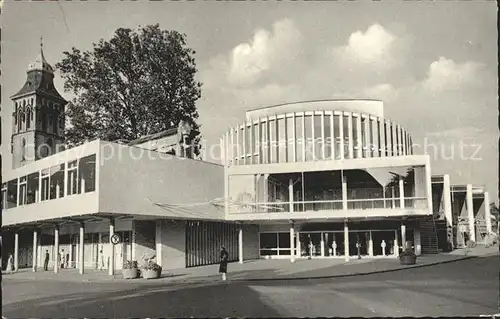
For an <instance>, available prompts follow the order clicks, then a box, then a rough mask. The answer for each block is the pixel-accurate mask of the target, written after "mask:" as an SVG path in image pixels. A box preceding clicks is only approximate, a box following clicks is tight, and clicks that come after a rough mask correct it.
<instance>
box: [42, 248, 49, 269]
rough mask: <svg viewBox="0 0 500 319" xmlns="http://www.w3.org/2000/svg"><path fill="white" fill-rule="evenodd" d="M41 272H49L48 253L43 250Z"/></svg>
mask: <svg viewBox="0 0 500 319" xmlns="http://www.w3.org/2000/svg"><path fill="white" fill-rule="evenodd" d="M43 270H45V271H47V270H49V251H48V250H45V260H44V261H43Z"/></svg>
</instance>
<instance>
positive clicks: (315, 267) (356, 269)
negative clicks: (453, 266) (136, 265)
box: [3, 246, 498, 285]
mask: <svg viewBox="0 0 500 319" xmlns="http://www.w3.org/2000/svg"><path fill="white" fill-rule="evenodd" d="M492 254H493V255H494V254H498V246H494V247H489V248H486V247H484V246H478V247H476V248H472V249H467V254H466V253H465V249H457V250H455V251H453V252H451V253H440V254H437V255H425V256H419V257H418V258H417V264H416V265H411V266H402V265H400V263H399V260H398V259H396V258H392V259H377V258H363V259H360V260H358V259H357V258H353V259H351V260H350V261H349V262H346V261H344V260H343V259H313V260H307V259H297V260H296V261H295V262H294V263H291V262H290V260H288V259H283V260H249V261H246V262H245V263H243V264H239V263H230V264H229V267H228V271H229V272H228V280H230V281H261V280H294V279H304V278H306V279H307V278H310V279H312V278H323V277H325V278H326V277H344V276H356V275H365V274H372V273H379V272H380V273H381V272H388V271H396V270H402V269H407V268H414V267H424V266H430V265H434V264H440V263H446V262H453V261H457V260H462V259H467V258H474V257H480V256H489V255H492ZM218 267H219V266H218V265H209V266H202V267H195V268H183V269H175V270H171V271H166V270H164V271H163V274H162V278H160V279H157V280H145V279H142V278H139V279H134V280H126V279H123V278H122V277H121V271H117V272H116V274H115V276H109V275H108V274H107V271H96V270H85V274H83V275H80V274H78V271H77V270H76V269H62V270H61V271H60V272H59V273H58V274H55V273H54V272H53V271H46V272H45V271H41V272H36V273H34V272H31V270H28V269H26V270H21V271H19V272H18V273H14V274H8V275H4V276H3V279H4V280H9V281H10V280H13V281H33V280H34V281H43V280H51V281H63V282H64V281H67V282H121V283H125V282H127V283H130V284H139V285H143V284H160V283H164V284H172V285H175V284H191V283H203V282H213V281H216V280H219V278H220V275H219V274H218Z"/></svg>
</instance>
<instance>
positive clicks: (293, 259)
mask: <svg viewBox="0 0 500 319" xmlns="http://www.w3.org/2000/svg"><path fill="white" fill-rule="evenodd" d="M294 237H295V225H294V224H293V222H291V223H290V262H292V263H293V262H295V253H294V250H295V249H294V246H295V245H294V244H295V238H294Z"/></svg>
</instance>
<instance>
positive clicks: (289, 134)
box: [286, 117, 296, 163]
mask: <svg viewBox="0 0 500 319" xmlns="http://www.w3.org/2000/svg"><path fill="white" fill-rule="evenodd" d="M293 124H294V122H293V117H287V118H286V139H287V141H288V145H287V156H288V158H287V162H288V163H292V162H293V161H294V156H293V155H294V152H296V149H295V147H294V143H295V139H294V136H293V132H294V131H293Z"/></svg>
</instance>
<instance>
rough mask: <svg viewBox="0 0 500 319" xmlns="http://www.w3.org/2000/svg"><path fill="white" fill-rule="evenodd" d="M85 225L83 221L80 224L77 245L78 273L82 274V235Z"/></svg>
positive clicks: (83, 261)
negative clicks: (78, 242)
mask: <svg viewBox="0 0 500 319" xmlns="http://www.w3.org/2000/svg"><path fill="white" fill-rule="evenodd" d="M84 227H85V225H84V224H83V223H81V224H80V236H79V239H80V244H79V245H78V272H79V273H80V274H83V272H84V270H83V269H84V264H85V258H84V257H85V255H84V251H85V250H84V249H83V237H84V230H85V228H84Z"/></svg>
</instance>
